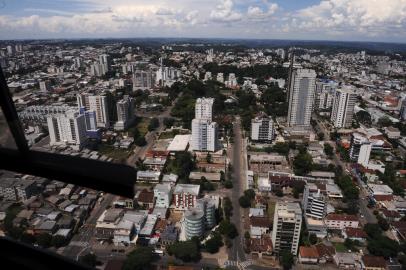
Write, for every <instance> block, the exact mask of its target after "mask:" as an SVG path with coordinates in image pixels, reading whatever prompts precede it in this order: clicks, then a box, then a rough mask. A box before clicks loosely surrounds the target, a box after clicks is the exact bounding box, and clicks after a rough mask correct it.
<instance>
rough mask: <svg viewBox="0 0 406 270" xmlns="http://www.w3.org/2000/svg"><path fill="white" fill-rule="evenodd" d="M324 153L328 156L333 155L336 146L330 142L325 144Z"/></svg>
mask: <svg viewBox="0 0 406 270" xmlns="http://www.w3.org/2000/svg"><path fill="white" fill-rule="evenodd" d="M324 153H325V154H326V155H327V156H329V157H332V156H333V155H334V148H333V147H332V146H331V145H330V144H329V143H325V144H324Z"/></svg>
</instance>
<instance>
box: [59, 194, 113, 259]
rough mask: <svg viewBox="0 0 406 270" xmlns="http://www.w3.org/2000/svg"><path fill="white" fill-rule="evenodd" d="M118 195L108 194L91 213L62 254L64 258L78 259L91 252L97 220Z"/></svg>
mask: <svg viewBox="0 0 406 270" xmlns="http://www.w3.org/2000/svg"><path fill="white" fill-rule="evenodd" d="M115 198H116V195H113V194H106V195H104V200H103V201H102V202H101V203H100V204H97V203H96V206H95V207H94V209H93V210H92V212H91V213H90V216H89V218H88V219H87V221H86V222H85V224H84V225H83V226H82V227H81V228H80V229H79V231H78V233H77V234H75V236H73V238H72V240H71V242H70V244H69V245H68V246H67V247H65V249H64V250H63V252H62V254H63V255H64V256H67V257H70V258H73V259H77V257H78V255H82V254H85V251H90V250H91V247H90V240H91V238H92V237H93V235H94V233H95V226H96V222H97V219H98V218H99V217H100V216H101V214H102V213H103V212H104V210H106V208H107V206H109V205H111V203H112V202H113V200H114V199H115Z"/></svg>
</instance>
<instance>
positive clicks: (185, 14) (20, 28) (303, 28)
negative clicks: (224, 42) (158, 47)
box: [0, 0, 406, 43]
mask: <svg viewBox="0 0 406 270" xmlns="http://www.w3.org/2000/svg"><path fill="white" fill-rule="evenodd" d="M0 9H1V10H2V14H3V15H1V16H0V26H1V27H0V29H1V30H0V36H1V39H7V40H8V39H48V38H131V37H134V38H136V37H139V38H145V37H182V38H241V39H258V38H264V39H294V40H301V39H305V40H345V41H379V42H382V41H384V42H399V43H405V42H406V38H405V37H406V35H405V29H406V16H404V14H405V12H406V2H405V1H402V0H394V1H390V2H389V3H388V2H387V1H379V0H375V1H366V0H356V1H348V0H345V1H338V0H327V1H315V0H306V1H300V3H297V1H292V0H289V1H280V0H275V1H262V0H258V1H257V0H251V1H240V0H208V1H204V2H201V1H183V0H176V1H171V2H170V3H169V2H167V1H162V0H160V1H136V3H134V1H128V0H118V1H103V3H99V1H94V0H75V1H69V0H59V1H48V0H40V1H35V2H32V1H27V0H25V1H18V2H15V1H9V0H3V1H2V2H1V3H0Z"/></svg>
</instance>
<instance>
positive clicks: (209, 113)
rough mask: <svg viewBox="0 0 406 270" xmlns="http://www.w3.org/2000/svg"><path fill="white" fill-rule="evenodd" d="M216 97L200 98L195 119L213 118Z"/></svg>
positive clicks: (196, 106)
mask: <svg viewBox="0 0 406 270" xmlns="http://www.w3.org/2000/svg"><path fill="white" fill-rule="evenodd" d="M213 104H214V98H198V99H196V105H195V119H205V120H210V121H211V120H212V117H213Z"/></svg>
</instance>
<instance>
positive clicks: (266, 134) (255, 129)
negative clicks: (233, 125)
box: [251, 115, 274, 142]
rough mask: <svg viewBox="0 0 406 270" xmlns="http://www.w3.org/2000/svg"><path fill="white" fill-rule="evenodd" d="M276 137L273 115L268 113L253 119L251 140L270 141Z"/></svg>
mask: <svg viewBox="0 0 406 270" xmlns="http://www.w3.org/2000/svg"><path fill="white" fill-rule="evenodd" d="M273 137H274V127H273V121H272V118H271V117H268V116H266V115H263V116H259V117H256V118H254V119H252V120H251V140H252V141H262V142H270V141H272V140H273Z"/></svg>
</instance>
